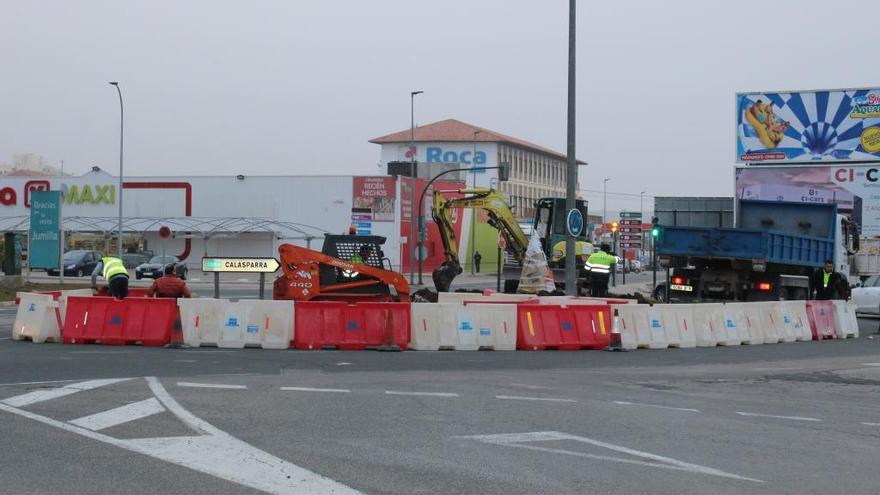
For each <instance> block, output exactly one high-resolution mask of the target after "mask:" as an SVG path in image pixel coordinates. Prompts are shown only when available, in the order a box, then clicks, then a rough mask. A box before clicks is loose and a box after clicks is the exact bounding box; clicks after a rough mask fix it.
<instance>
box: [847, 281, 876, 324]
mask: <svg viewBox="0 0 880 495" xmlns="http://www.w3.org/2000/svg"><path fill="white" fill-rule="evenodd" d="M852 302H853V304H855V305H856V314H859V315H880V275H871V276H870V277H868V278H866V279H865V281H864V282H862V285H861V287H856V288H854V289H853V290H852Z"/></svg>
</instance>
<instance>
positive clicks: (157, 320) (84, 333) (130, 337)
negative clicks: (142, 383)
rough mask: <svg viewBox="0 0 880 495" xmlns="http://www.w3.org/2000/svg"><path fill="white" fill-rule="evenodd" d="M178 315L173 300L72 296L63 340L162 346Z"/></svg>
mask: <svg viewBox="0 0 880 495" xmlns="http://www.w3.org/2000/svg"><path fill="white" fill-rule="evenodd" d="M176 315H177V304H176V301H175V300H174V299H153V298H126V299H124V300H122V301H119V300H116V299H113V298H109V297H83V296H71V297H69V298H68V300H67V315H66V316H65V319H64V330H63V331H62V340H63V342H64V343H65V344H88V343H99V342H100V343H102V344H110V345H120V344H134V343H140V344H141V345H148V346H161V345H165V344H167V343H168V342H170V340H171V326H172V325H173V324H174V319H175V317H176Z"/></svg>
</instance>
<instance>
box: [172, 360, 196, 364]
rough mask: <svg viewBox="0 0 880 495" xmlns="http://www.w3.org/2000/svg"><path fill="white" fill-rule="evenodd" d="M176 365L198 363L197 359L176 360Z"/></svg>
mask: <svg viewBox="0 0 880 495" xmlns="http://www.w3.org/2000/svg"><path fill="white" fill-rule="evenodd" d="M174 362H175V363H198V362H199V361H198V360H197V359H175V360H174Z"/></svg>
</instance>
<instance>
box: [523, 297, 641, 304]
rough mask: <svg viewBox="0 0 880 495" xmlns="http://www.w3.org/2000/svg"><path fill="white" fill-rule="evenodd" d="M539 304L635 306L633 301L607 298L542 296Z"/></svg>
mask: <svg viewBox="0 0 880 495" xmlns="http://www.w3.org/2000/svg"><path fill="white" fill-rule="evenodd" d="M538 302H539V303H541V304H636V303H637V302H638V301H636V300H635V299H617V298H607V297H574V296H542V297H539V298H538Z"/></svg>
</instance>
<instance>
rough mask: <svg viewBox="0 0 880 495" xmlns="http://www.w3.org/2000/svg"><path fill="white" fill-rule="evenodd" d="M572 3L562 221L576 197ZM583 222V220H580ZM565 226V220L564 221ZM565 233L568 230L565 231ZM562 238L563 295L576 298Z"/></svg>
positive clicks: (571, 250)
mask: <svg viewBox="0 0 880 495" xmlns="http://www.w3.org/2000/svg"><path fill="white" fill-rule="evenodd" d="M575 4H576V0H568V109H567V114H568V115H567V122H566V124H567V125H566V127H567V130H566V134H567V143H566V144H567V146H566V152H565V153H566V155H567V156H566V158H567V160H566V161H567V163H566V166H567V169H568V170H567V172H568V173H567V177H566V181H565V211H566V219H567V218H568V217H567V215H568V213H569V212H571V211H572V210H574V209H575V207H576V204H577V202H576V197H575V196H576V194H577V179H578V169H577V158H576V157H575V93H576V87H575V74H576V72H575V62H576V58H575V35H576V27H577V17H576V16H575ZM583 221H584V222H586V221H587V219H586V218H585V219H583ZM566 223H567V220H566ZM566 230H568V229H566ZM566 234H567V235H566V236H565V294H566V295H569V296H576V295H577V294H578V287H577V267H576V266H575V240H574V236H573V235H572V234H571V232H566Z"/></svg>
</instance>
